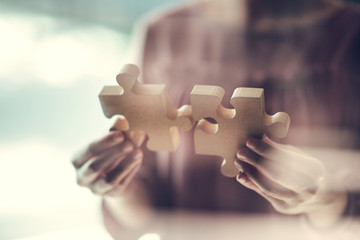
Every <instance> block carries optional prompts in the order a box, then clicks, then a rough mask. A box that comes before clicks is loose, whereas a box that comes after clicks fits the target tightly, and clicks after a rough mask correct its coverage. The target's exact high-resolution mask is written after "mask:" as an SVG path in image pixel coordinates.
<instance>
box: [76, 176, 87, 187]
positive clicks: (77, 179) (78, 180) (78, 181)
mask: <svg viewBox="0 0 360 240" xmlns="http://www.w3.org/2000/svg"><path fill="white" fill-rule="evenodd" d="M76 183H77V184H78V185H79V186H85V185H86V184H85V183H84V180H83V179H82V178H81V177H79V176H78V177H77V178H76Z"/></svg>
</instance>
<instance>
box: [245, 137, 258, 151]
mask: <svg viewBox="0 0 360 240" xmlns="http://www.w3.org/2000/svg"><path fill="white" fill-rule="evenodd" d="M255 145H256V139H255V138H249V139H248V140H246V146H247V147H248V148H252V149H254V148H255Z"/></svg>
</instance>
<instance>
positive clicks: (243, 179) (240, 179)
mask: <svg viewBox="0 0 360 240" xmlns="http://www.w3.org/2000/svg"><path fill="white" fill-rule="evenodd" d="M236 180H237V181H238V182H239V183H242V184H244V183H245V182H246V180H245V177H244V174H243V173H239V174H238V175H237V176H236Z"/></svg>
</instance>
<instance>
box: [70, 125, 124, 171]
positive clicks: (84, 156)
mask: <svg viewBox="0 0 360 240" xmlns="http://www.w3.org/2000/svg"><path fill="white" fill-rule="evenodd" d="M123 141H124V134H123V133H122V132H121V131H113V132H110V133H109V134H108V135H106V136H105V137H103V138H101V139H99V140H97V141H95V142H93V143H91V144H89V146H88V147H87V148H86V149H85V150H83V151H81V152H80V153H78V154H77V155H75V156H74V158H73V159H72V161H71V162H72V164H73V165H74V167H75V168H79V167H81V166H82V165H83V164H84V163H85V162H87V161H89V160H90V159H91V158H93V157H94V156H96V155H99V154H101V153H103V152H105V151H106V150H108V149H110V148H111V147H113V146H115V145H118V144H120V143H122V142H123Z"/></svg>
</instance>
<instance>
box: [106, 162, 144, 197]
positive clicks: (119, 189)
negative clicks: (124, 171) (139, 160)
mask: <svg viewBox="0 0 360 240" xmlns="http://www.w3.org/2000/svg"><path fill="white" fill-rule="evenodd" d="M140 167H141V164H137V165H135V167H134V168H133V169H131V171H129V173H128V175H126V176H125V177H124V178H123V180H122V181H121V182H120V183H119V184H118V185H116V186H115V187H114V188H113V189H112V190H110V191H108V192H107V193H106V196H119V195H121V194H124V193H125V192H126V190H127V189H128V188H129V186H130V185H131V183H132V182H133V180H134V178H135V176H136V174H137V172H138V171H139V169H140Z"/></svg>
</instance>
